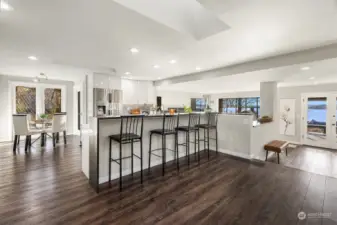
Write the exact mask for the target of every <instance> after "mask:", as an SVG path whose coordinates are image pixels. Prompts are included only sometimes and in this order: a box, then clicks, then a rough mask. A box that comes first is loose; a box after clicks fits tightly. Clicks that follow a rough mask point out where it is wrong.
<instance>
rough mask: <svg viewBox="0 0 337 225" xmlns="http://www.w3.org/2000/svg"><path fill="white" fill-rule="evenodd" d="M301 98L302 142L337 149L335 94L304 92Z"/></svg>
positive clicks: (336, 100) (336, 104)
mask: <svg viewBox="0 0 337 225" xmlns="http://www.w3.org/2000/svg"><path fill="white" fill-rule="evenodd" d="M302 100H303V107H302V120H303V121H302V143H303V144H306V145H311V146H316V147H323V148H333V149H337V130H336V112H337V95H335V94H330V93H325V94H306V95H305V96H302Z"/></svg>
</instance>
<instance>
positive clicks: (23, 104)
mask: <svg viewBox="0 0 337 225" xmlns="http://www.w3.org/2000/svg"><path fill="white" fill-rule="evenodd" d="M15 93H16V99H15V103H16V113H18V114H23V113H24V114H28V115H30V116H31V119H33V120H34V119H35V117H36V88H35V87H24V86H16V88H15Z"/></svg>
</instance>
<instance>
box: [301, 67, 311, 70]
mask: <svg viewBox="0 0 337 225" xmlns="http://www.w3.org/2000/svg"><path fill="white" fill-rule="evenodd" d="M301 70H310V67H309V66H305V67H302V68H301Z"/></svg>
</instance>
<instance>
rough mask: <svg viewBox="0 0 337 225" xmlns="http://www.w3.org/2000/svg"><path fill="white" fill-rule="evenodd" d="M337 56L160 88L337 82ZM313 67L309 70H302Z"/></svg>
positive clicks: (238, 88)
mask: <svg viewBox="0 0 337 225" xmlns="http://www.w3.org/2000/svg"><path fill="white" fill-rule="evenodd" d="M336 65H337V58H335V59H329V60H324V61H318V62H312V63H307V64H302V65H292V66H286V67H279V68H273V69H268V70H261V71H254V72H247V73H242V74H237V75H232V76H223V77H219V78H212V79H207V80H197V81H190V82H184V83H177V84H169V85H161V86H159V87H157V88H159V90H168V91H182V92H196V93H203V94H208V93H231V92H242V91H257V90H260V82H266V81H277V82H278V85H279V86H300V85H319V84H326V83H336V89H337V66H336ZM304 67H309V68H310V69H309V70H302V68H304Z"/></svg>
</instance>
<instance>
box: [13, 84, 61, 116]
mask: <svg viewBox="0 0 337 225" xmlns="http://www.w3.org/2000/svg"><path fill="white" fill-rule="evenodd" d="M13 91H14V96H15V98H14V99H13V104H14V106H13V113H14V114H15V113H18V114H23V113H25V114H29V115H31V118H30V119H31V120H35V119H39V115H41V114H48V116H49V118H52V117H53V114H55V113H60V112H66V107H65V98H64V97H65V95H66V92H65V88H64V87H62V86H56V85H55V86H54V85H49V84H24V83H22V84H14V89H13Z"/></svg>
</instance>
